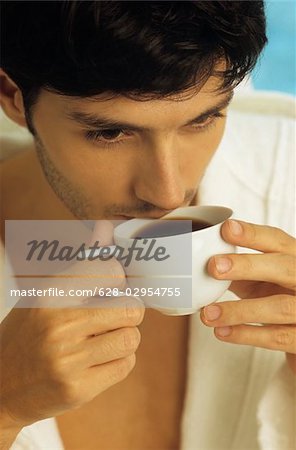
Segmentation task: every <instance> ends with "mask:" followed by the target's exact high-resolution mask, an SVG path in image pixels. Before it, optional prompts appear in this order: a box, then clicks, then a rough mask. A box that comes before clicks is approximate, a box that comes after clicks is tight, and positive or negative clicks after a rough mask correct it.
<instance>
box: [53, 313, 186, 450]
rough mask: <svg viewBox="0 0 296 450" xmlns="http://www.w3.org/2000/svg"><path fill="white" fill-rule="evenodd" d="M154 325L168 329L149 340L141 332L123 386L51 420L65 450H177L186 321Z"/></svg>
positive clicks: (182, 400)
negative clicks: (136, 350)
mask: <svg viewBox="0 0 296 450" xmlns="http://www.w3.org/2000/svg"><path fill="white" fill-rule="evenodd" d="M151 314H152V315H153V314H155V313H154V312H151ZM156 314H157V313H156ZM160 320H161V321H163V322H164V324H163V325H165V324H168V327H167V328H165V326H163V327H162V328H158V329H159V332H158V333H157V329H156V330H154V335H151V336H148V335H145V333H144V332H145V330H142V343H141V346H140V348H139V350H138V352H137V364H136V367H135V369H134V370H133V372H132V373H131V374H130V375H129V377H128V378H127V379H126V380H124V381H122V382H121V383H119V384H117V385H115V386H113V387H112V388H110V389H108V390H107V391H105V392H103V393H101V394H100V395H98V396H97V397H96V398H95V399H94V400H93V401H91V402H90V403H88V404H86V405H84V406H83V407H82V408H80V409H78V410H75V411H70V412H68V413H66V414H64V415H63V416H60V417H59V418H58V419H57V421H58V426H59V429H60V433H61V436H62V440H63V442H64V446H65V449H66V450H82V449H83V450H97V449H104V450H139V449H141V450H144V449H153V450H173V449H178V448H179V444H180V425H181V417H182V410H183V402H184V393H185V387H186V362H187V332H188V317H178V318H172V317H171V318H167V317H163V318H162V317H160ZM144 328H145V327H144ZM148 338H150V339H149V340H148Z"/></svg>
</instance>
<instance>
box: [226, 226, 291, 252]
mask: <svg viewBox="0 0 296 450" xmlns="http://www.w3.org/2000/svg"><path fill="white" fill-rule="evenodd" d="M221 234H222V237H223V239H224V240H225V241H227V242H230V243H231V244H234V245H238V246H240V247H247V248H252V249H254V250H259V251H261V252H266V253H268V252H284V253H288V254H295V252H296V240H295V239H294V238H293V237H292V236H290V235H289V234H287V233H285V232H284V231H282V230H280V229H279V228H275V227H270V226H267V225H255V224H252V223H248V222H243V221H241V220H240V221H237V220H226V221H225V222H224V224H223V225H222V228H221Z"/></svg>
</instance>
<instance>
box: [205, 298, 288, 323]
mask: <svg viewBox="0 0 296 450" xmlns="http://www.w3.org/2000/svg"><path fill="white" fill-rule="evenodd" d="M201 319H202V321H203V323H204V324H205V325H207V326H210V327H224V326H229V325H241V324H246V323H263V324H296V297H295V296H291V295H273V296H272V297H265V298H256V299H247V300H238V301H229V302H221V303H215V304H212V305H208V306H206V307H205V308H203V309H202V311H201Z"/></svg>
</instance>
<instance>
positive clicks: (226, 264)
mask: <svg viewBox="0 0 296 450" xmlns="http://www.w3.org/2000/svg"><path fill="white" fill-rule="evenodd" d="M215 266H216V269H217V271H218V272H219V273H226V272H228V271H229V270H230V269H231V266H232V263H231V260H230V259H229V258H226V257H225V256H216V257H215Z"/></svg>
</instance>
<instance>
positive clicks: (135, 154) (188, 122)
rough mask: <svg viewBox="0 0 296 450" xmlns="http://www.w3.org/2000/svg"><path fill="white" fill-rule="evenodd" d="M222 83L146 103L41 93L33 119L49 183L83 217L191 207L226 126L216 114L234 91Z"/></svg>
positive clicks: (138, 214)
mask: <svg viewBox="0 0 296 450" xmlns="http://www.w3.org/2000/svg"><path fill="white" fill-rule="evenodd" d="M217 83H218V80H217V79H216V78H214V77H212V78H210V79H209V80H208V81H207V83H206V84H205V85H204V86H203V88H202V89H201V90H200V91H199V92H198V93H195V94H194V95H191V96H188V93H186V94H182V95H178V96H175V97H174V98H172V97H171V98H169V99H161V100H148V101H135V100H131V99H128V98H125V97H122V96H120V97H115V98H113V99H110V98H109V99H108V98H106V97H105V98H103V97H102V98H99V99H95V98H93V97H92V98H88V99H87V98H83V99H82V98H74V97H63V96H60V95H57V94H53V93H49V92H47V91H42V92H41V94H40V96H39V98H38V102H37V104H36V105H35V107H34V110H33V114H32V123H33V126H34V129H35V132H36V147H37V154H38V157H39V160H40V162H41V165H42V167H43V170H44V173H45V175H46V177H47V180H48V182H49V184H50V185H51V187H52V188H53V189H54V191H55V192H56V194H57V195H58V196H59V197H60V198H61V199H62V200H63V202H64V203H65V204H66V206H67V207H68V208H69V209H70V211H71V212H72V213H73V214H74V215H75V216H76V217H77V218H79V219H105V218H108V219H123V218H127V217H160V216H162V215H164V214H165V213H167V212H169V211H171V210H172V209H175V208H178V207H180V206H185V205H188V204H189V203H190V202H191V201H192V199H193V197H194V195H195V194H196V191H197V187H198V185H199V183H200V181H201V178H202V176H203V174H204V172H205V169H206V167H207V165H208V163H209V161H210V159H211V158H212V156H213V154H214V152H215V150H216V149H217V147H218V144H219V142H220V140H221V138H222V135H223V131H224V126H225V117H219V116H218V115H219V114H223V115H224V114H225V110H226V106H227V103H228V101H229V100H230V95H231V92H228V93H225V92H224V93H222V92H216V91H215V88H216V87H217ZM210 111H212V112H210Z"/></svg>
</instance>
